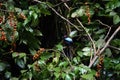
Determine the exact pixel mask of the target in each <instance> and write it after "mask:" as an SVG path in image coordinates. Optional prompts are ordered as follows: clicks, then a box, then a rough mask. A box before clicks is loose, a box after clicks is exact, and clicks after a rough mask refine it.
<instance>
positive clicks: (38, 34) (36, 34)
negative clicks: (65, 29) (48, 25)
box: [33, 30, 43, 36]
mask: <svg viewBox="0 0 120 80" xmlns="http://www.w3.org/2000/svg"><path fill="white" fill-rule="evenodd" d="M33 32H34V35H35V36H43V34H42V33H41V32H40V31H39V30H34V31H33Z"/></svg>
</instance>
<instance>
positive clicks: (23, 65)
mask: <svg viewBox="0 0 120 80" xmlns="http://www.w3.org/2000/svg"><path fill="white" fill-rule="evenodd" d="M16 63H17V65H18V66H19V67H20V68H25V62H24V61H23V60H22V59H16Z"/></svg>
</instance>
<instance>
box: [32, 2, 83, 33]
mask: <svg viewBox="0 0 120 80" xmlns="http://www.w3.org/2000/svg"><path fill="white" fill-rule="evenodd" d="M34 1H35V2H38V3H43V2H41V1H38V0H34ZM46 5H47V6H48V7H49V8H50V9H51V10H52V11H53V12H55V14H56V15H58V16H59V17H60V18H62V19H63V20H65V21H66V22H68V23H69V24H70V25H72V26H73V27H74V28H76V29H77V30H78V31H81V30H80V29H79V28H78V26H76V25H75V24H73V23H72V22H70V21H69V20H68V19H66V18H65V17H63V16H62V15H61V14H59V13H58V12H57V11H56V10H55V9H54V8H53V7H51V6H50V5H48V4H46Z"/></svg>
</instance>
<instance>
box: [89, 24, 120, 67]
mask: <svg viewBox="0 0 120 80" xmlns="http://www.w3.org/2000/svg"><path fill="white" fill-rule="evenodd" d="M118 31H120V26H119V27H118V28H117V29H116V30H115V32H114V33H113V34H112V36H111V37H110V38H109V39H108V41H107V42H106V44H105V46H104V47H103V48H102V49H101V50H100V52H99V53H98V55H101V54H102V53H103V52H104V50H105V49H106V48H107V47H108V45H109V43H110V41H111V40H112V39H113V38H114V36H115V35H116V34H117V33H118ZM97 58H98V56H97V55H96V56H94V58H93V59H92V61H91V62H90V64H89V66H88V67H92V65H93V64H94V62H95V61H96V59H97Z"/></svg>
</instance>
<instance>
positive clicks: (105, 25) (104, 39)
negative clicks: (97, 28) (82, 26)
mask: <svg viewBox="0 0 120 80" xmlns="http://www.w3.org/2000/svg"><path fill="white" fill-rule="evenodd" d="M96 21H98V22H99V23H100V24H101V25H103V26H106V27H108V28H109V30H108V32H107V35H106V36H105V38H104V40H106V39H107V37H108V35H109V33H110V31H111V26H109V25H107V24H104V23H103V22H101V21H100V20H96Z"/></svg>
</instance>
